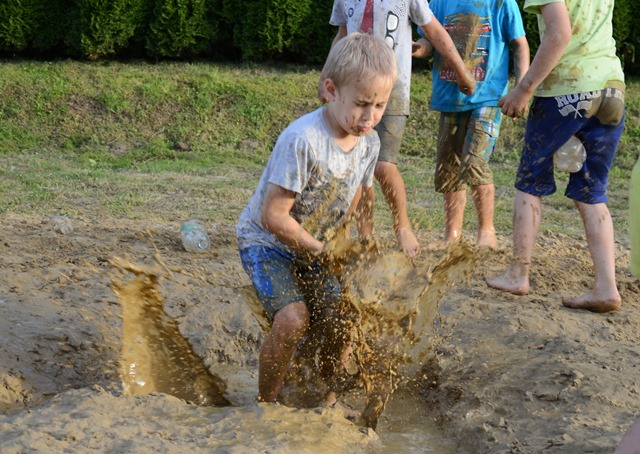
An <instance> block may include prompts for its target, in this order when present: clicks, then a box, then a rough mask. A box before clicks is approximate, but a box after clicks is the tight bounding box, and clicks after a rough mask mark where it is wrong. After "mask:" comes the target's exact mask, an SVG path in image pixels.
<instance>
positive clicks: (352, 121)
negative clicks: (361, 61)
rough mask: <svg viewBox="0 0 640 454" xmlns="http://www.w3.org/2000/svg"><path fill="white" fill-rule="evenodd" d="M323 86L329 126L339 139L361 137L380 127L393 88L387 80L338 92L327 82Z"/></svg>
mask: <svg viewBox="0 0 640 454" xmlns="http://www.w3.org/2000/svg"><path fill="white" fill-rule="evenodd" d="M325 84H326V87H325V88H326V93H327V94H328V97H329V106H328V107H327V110H328V113H329V116H330V119H331V122H332V123H333V126H334V127H337V128H338V129H339V131H338V133H342V134H340V135H342V136H343V137H344V136H361V135H363V134H366V133H367V132H369V131H370V130H372V129H373V128H374V127H375V126H376V125H377V124H378V123H380V120H381V119H382V115H383V114H384V110H385V108H386V107H387V101H388V100H389V96H390V95H391V89H392V88H393V83H392V80H391V79H389V78H387V77H379V76H373V77H370V78H367V79H364V80H358V81H356V82H353V83H350V84H347V85H344V86H342V87H339V88H338V87H336V86H335V84H334V83H333V81H332V80H331V79H327V80H326V81H325ZM333 129H335V128H333ZM335 132H336V131H335V130H334V133H335Z"/></svg>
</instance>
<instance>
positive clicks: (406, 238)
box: [396, 227, 420, 258]
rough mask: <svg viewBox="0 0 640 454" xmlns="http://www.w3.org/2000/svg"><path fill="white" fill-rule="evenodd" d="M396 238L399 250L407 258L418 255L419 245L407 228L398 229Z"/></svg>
mask: <svg viewBox="0 0 640 454" xmlns="http://www.w3.org/2000/svg"><path fill="white" fill-rule="evenodd" d="M396 237H397V238H398V244H399V245H400V248H402V250H403V251H404V253H405V254H407V257H409V258H413V257H415V256H416V255H418V254H419V253H420V243H418V239H417V238H416V236H415V234H414V233H413V231H412V230H411V229H410V228H409V227H400V228H399V229H398V232H397V233H396Z"/></svg>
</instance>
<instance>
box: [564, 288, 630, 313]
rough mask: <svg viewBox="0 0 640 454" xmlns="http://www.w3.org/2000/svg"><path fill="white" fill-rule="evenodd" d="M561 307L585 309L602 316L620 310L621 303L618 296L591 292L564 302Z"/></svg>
mask: <svg viewBox="0 0 640 454" xmlns="http://www.w3.org/2000/svg"><path fill="white" fill-rule="evenodd" d="M562 305H563V306H565V307H569V308H571V309H585V310H587V311H591V312H597V313H599V314H602V313H605V312H611V311H616V310H618V309H620V306H621V305H622V301H621V299H620V295H619V294H617V295H613V296H604V295H599V294H597V293H596V292H595V291H591V292H588V293H585V294H584V295H581V296H578V297H576V298H571V299H567V300H564V301H562Z"/></svg>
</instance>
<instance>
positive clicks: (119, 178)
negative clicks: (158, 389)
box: [0, 60, 640, 236]
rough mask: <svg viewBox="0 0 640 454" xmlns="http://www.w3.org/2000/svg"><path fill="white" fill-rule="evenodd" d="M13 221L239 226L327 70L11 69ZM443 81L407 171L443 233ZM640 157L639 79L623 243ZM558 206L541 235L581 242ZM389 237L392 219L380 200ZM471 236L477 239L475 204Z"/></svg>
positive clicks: (1, 131) (8, 155)
mask: <svg viewBox="0 0 640 454" xmlns="http://www.w3.org/2000/svg"><path fill="white" fill-rule="evenodd" d="M2 66H3V71H2V72H3V74H2V77H1V78H0V93H1V94H2V96H0V214H1V213H5V212H15V213H30V214H36V215H42V216H51V215H54V214H69V215H72V216H80V217H87V218H91V217H120V218H127V219H160V220H175V219H182V218H185V217H188V216H192V215H194V216H198V217H199V218H201V219H203V220H211V221H225V222H235V220H236V219H237V216H238V215H239V213H240V210H241V209H242V208H243V206H244V204H245V203H246V200H247V199H248V197H249V196H250V194H251V192H252V191H253V189H254V188H255V185H256V183H257V180H258V178H259V176H260V173H261V171H262V168H263V167H264V165H265V163H266V161H267V159H268V157H269V153H270V151H271V148H272V146H273V144H274V142H275V140H276V138H277V136H278V134H279V133H280V132H281V131H282V130H283V129H284V127H286V125H288V124H289V123H290V122H291V121H293V120H294V119H295V118H297V117H299V116H300V115H301V114H303V113H305V112H309V111H311V110H313V109H315V108H316V107H318V106H319V105H320V104H319V101H318V100H317V98H316V87H317V80H318V76H319V71H318V68H309V67H299V66H288V67H286V68H284V69H276V68H273V67H270V66H256V65H217V64H216V65H213V64H208V63H204V62H199V63H160V64H147V63H115V62H108V63H82V62H76V61H58V62H32V61H13V60H9V61H3V62H2ZM430 95H431V78H430V74H429V73H428V72H426V71H424V70H419V71H416V72H415V73H414V76H413V81H412V114H411V116H410V118H409V122H408V127H407V131H406V133H405V139H404V143H403V150H402V158H401V161H400V163H399V166H400V169H401V171H402V173H403V176H404V178H405V182H406V185H407V194H408V201H409V214H410V216H411V219H412V220H413V222H414V224H415V226H416V227H417V228H418V229H420V230H422V231H428V232H432V231H440V230H441V229H442V225H443V213H442V199H441V195H439V194H436V193H435V192H434V190H433V168H434V159H435V150H436V134H437V121H438V114H437V113H436V112H433V111H431V110H430V109H429V105H428V104H429V98H430ZM523 128H524V121H519V122H512V121H511V120H508V119H506V120H505V121H504V122H503V125H502V131H501V135H500V139H499V142H498V146H497V149H496V152H495V153H494V157H493V160H492V168H493V171H494V178H495V182H496V187H497V190H496V227H497V229H498V231H499V232H500V233H503V234H509V232H510V230H511V216H512V214H511V213H512V201H513V196H514V189H513V181H514V176H515V171H516V168H517V165H518V159H519V154H520V149H521V147H522V133H523ZM639 153H640V81H639V80H631V81H628V88H627V123H626V130H625V134H624V136H623V138H622V141H621V144H620V148H619V150H618V155H617V157H616V160H615V163H614V168H613V169H612V171H611V179H610V186H609V197H610V202H609V207H610V209H611V211H612V214H613V217H614V223H615V226H616V231H617V234H618V236H621V235H622V236H628V230H627V226H626V210H627V204H628V181H629V177H630V173H631V168H632V166H633V164H634V163H635V161H636V159H637V157H638V154H639ZM564 178H565V177H564V176H559V178H558V180H559V184H558V186H559V193H558V194H555V195H553V196H551V197H548V198H545V201H544V206H543V210H544V211H543V225H542V230H543V231H545V230H554V231H560V232H566V233H568V234H572V235H574V234H575V235H581V234H582V226H581V223H580V221H579V219H578V214H577V211H576V210H575V208H574V207H573V204H572V203H571V201H569V200H567V199H566V198H565V197H564V196H563V195H562V191H563V190H564V183H563V179H564ZM375 221H376V228H377V229H378V231H381V230H386V231H388V230H390V226H391V216H390V214H389V211H388V208H387V207H386V205H385V204H384V202H383V200H382V197H381V195H380V193H379V192H378V202H377V204H376V217H375ZM464 227H465V229H468V230H474V228H475V214H474V212H473V208H472V206H471V204H468V206H467V212H466V214H465V225H464Z"/></svg>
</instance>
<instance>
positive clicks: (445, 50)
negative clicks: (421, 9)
mask: <svg viewBox="0 0 640 454" xmlns="http://www.w3.org/2000/svg"><path fill="white" fill-rule="evenodd" d="M420 29H421V30H422V32H423V33H424V36H425V37H426V38H427V39H428V40H429V42H430V43H431V44H432V45H433V47H435V49H436V51H438V53H439V54H440V55H441V56H442V58H444V59H445V60H446V62H447V63H448V64H449V66H451V67H452V68H453V70H454V71H455V72H456V83H457V84H458V89H459V90H460V91H461V92H462V93H464V94H465V95H471V94H473V92H474V90H475V89H476V81H475V79H474V78H473V76H472V75H471V72H470V71H469V70H467V66H466V65H465V64H464V61H463V60H462V57H461V56H460V54H459V53H458V49H456V46H455V45H454V44H453V41H452V40H451V36H449V33H447V31H446V30H445V29H444V27H443V26H442V24H440V22H439V21H438V19H436V18H435V17H432V18H431V21H429V23H427V24H426V25H421V26H420Z"/></svg>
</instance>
